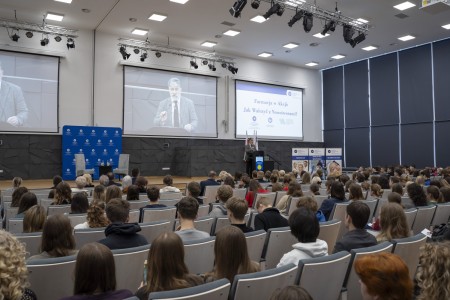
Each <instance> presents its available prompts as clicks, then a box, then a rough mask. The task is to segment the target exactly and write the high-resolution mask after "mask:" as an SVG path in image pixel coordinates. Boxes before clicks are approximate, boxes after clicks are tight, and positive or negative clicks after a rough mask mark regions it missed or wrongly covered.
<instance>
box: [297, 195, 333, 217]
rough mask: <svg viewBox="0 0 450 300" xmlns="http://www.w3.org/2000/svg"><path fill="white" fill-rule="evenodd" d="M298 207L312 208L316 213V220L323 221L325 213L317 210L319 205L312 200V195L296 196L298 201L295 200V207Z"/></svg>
mask: <svg viewBox="0 0 450 300" xmlns="http://www.w3.org/2000/svg"><path fill="white" fill-rule="evenodd" d="M300 207H306V208H308V209H310V210H312V211H313V212H315V213H316V218H317V221H319V222H325V221H326V219H325V215H324V214H323V213H322V211H320V210H319V206H318V205H317V202H316V200H314V198H313V197H310V196H303V197H300V198H298V202H297V208H300Z"/></svg>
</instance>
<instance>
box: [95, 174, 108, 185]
mask: <svg viewBox="0 0 450 300" xmlns="http://www.w3.org/2000/svg"><path fill="white" fill-rule="evenodd" d="M98 183H99V184H101V185H103V186H104V187H105V188H106V187H107V186H108V185H109V178H108V176H106V175H101V176H100V178H99V179H98Z"/></svg>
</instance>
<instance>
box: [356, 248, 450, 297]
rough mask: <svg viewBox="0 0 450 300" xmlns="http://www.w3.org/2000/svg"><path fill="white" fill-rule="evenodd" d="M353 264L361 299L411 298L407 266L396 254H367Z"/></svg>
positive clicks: (411, 290) (411, 287) (411, 291)
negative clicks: (357, 277) (359, 285)
mask: <svg viewBox="0 0 450 300" xmlns="http://www.w3.org/2000/svg"><path fill="white" fill-rule="evenodd" d="M354 266H355V272H356V274H358V276H359V278H360V280H359V282H360V284H361V294H362V299H386V300H388V299H392V300H395V299H399V300H400V299H401V300H411V299H412V296H413V283H412V281H411V279H410V277H409V271H408V267H407V266H406V264H405V263H404V262H403V260H402V259H401V258H400V257H399V256H398V255H395V254H392V253H378V254H368V255H365V256H363V257H360V258H358V259H357V260H356V261H355V264H354ZM426 299H438V298H426ZM440 299H445V298H440Z"/></svg>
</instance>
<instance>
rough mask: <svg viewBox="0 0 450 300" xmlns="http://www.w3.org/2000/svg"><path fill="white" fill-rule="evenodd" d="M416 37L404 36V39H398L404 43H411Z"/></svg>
mask: <svg viewBox="0 0 450 300" xmlns="http://www.w3.org/2000/svg"><path fill="white" fill-rule="evenodd" d="M415 38H416V37H415V36H412V35H409V34H408V35H405V36H402V37H399V38H398V39H399V40H400V41H403V42H406V41H409V40H413V39H415Z"/></svg>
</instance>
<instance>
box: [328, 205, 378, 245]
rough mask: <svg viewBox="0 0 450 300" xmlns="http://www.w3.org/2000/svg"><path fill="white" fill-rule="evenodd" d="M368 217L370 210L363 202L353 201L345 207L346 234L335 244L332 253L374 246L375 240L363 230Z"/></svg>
mask: <svg viewBox="0 0 450 300" xmlns="http://www.w3.org/2000/svg"><path fill="white" fill-rule="evenodd" d="M369 217H370V208H369V206H367V204H366V203H364V202H363V201H354V202H352V203H350V204H349V205H348V206H347V214H346V216H345V227H346V228H347V229H348V232H347V233H345V234H344V236H343V237H342V238H341V239H340V240H339V241H337V242H336V245H335V246H334V250H333V253H337V252H339V251H344V250H345V251H348V252H350V250H352V249H357V248H365V247H370V246H375V245H376V244H377V239H376V238H375V237H374V236H373V235H371V234H370V233H368V232H367V231H366V230H365V229H364V228H365V226H366V224H367V222H368V220H369Z"/></svg>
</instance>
